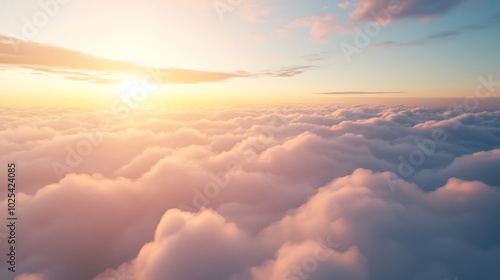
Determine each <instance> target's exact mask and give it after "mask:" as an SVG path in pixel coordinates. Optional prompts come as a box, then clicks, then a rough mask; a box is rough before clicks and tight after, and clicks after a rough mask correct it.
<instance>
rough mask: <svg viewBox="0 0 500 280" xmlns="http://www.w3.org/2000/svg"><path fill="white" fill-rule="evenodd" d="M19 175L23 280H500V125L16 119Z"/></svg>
mask: <svg viewBox="0 0 500 280" xmlns="http://www.w3.org/2000/svg"><path fill="white" fill-rule="evenodd" d="M12 161H13V162H15V163H16V164H17V166H18V168H17V169H18V171H17V172H18V185H17V196H18V213H17V215H18V217H19V221H18V229H17V230H18V233H17V234H18V236H17V239H18V244H19V245H18V251H17V256H18V263H17V272H16V274H15V275H17V276H16V277H15V280H68V279H71V280H89V279H94V280H132V279H133V280H201V279H203V280H224V279H230V280H251V279H252V280H287V279H288V280H297V279H301V280H302V279H312V280H327V279H343V280H350V279H353V280H354V279H356V280H400V279H414V280H420V279H421V280H431V279H437V280H444V279H455V277H458V278H459V279H482V280H489V279H491V280H498V279H500V267H499V266H498V264H499V263H500V219H499V217H498V213H500V191H499V190H500V188H499V187H500V175H499V174H500V111H495V110H491V109H477V110H474V111H471V112H462V113H458V112H456V111H454V110H452V109H449V108H448V109H447V108H432V107H428V108H424V107H412V106H395V107H384V106H379V107H373V106H351V105H342V106H341V105H338V106H337V105H300V106H299V105H294V106H279V107H272V106H262V107H241V108H239V107H235V108H225V109H202V108H191V109H182V110H180V109H179V110H172V109H170V110H154V111H141V112H135V113H133V114H130V115H127V116H125V117H124V116H120V115H116V114H112V113H106V112H96V111H86V110H78V109H48V108H39V109H29V110H28V109H13V108H0V162H1V163H2V164H3V163H7V162H12ZM5 165H6V164H5ZM2 169H6V168H2ZM2 172H3V173H2V178H4V177H5V176H4V173H5V172H6V170H2ZM4 209H7V199H6V197H5V192H4V191H2V192H1V196H0V210H1V211H3V212H5V211H4ZM2 217H3V216H2ZM6 230H7V229H6V228H5V227H4V228H2V229H0V233H5V232H6ZM0 241H2V242H1V243H0V249H2V252H5V250H6V248H7V243H6V242H5V240H0ZM1 258H2V259H6V257H5V256H3V257H1ZM7 267H8V264H7V263H6V262H5V261H2V262H0V278H1V279H11V278H12V277H13V276H12V275H13V274H12V272H9V271H8V270H7Z"/></svg>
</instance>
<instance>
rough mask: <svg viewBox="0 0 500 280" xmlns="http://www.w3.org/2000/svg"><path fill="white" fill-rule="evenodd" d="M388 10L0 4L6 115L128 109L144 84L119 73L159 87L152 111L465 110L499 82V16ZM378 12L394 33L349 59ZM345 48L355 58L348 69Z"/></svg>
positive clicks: (463, 4)
mask: <svg viewBox="0 0 500 280" xmlns="http://www.w3.org/2000/svg"><path fill="white" fill-rule="evenodd" d="M186 2H188V3H186ZM389 2H390V1H389V0H348V1H320V0H317V1H303V0H300V1H293V2H292V1H285V0H270V1H263V0H255V1H254V0H252V1H250V0H242V1H232V3H235V4H234V5H233V6H232V7H230V5H231V4H230V3H231V1H227V0H220V1H219V0H217V1H212V0H197V1H180V0H148V1H134V0H120V1H118V0H109V1H97V0H87V1H81V0H65V1H63V0H61V1H60V2H56V0H41V1H34V0H33V1H31V0H23V1H2V2H0V36H1V37H0V70H1V71H0V82H1V84H2V89H3V93H2V103H4V104H11V105H12V104H19V103H23V104H28V103H30V102H29V101H31V103H33V104H46V103H48V104H62V103H68V104H81V102H83V101H88V102H91V101H92V102H94V101H98V102H103V101H106V100H109V99H113V98H116V96H123V95H127V94H129V92H130V91H131V88H132V87H134V86H135V85H136V84H137V83H139V82H140V81H141V80H142V79H143V77H144V76H145V75H148V74H144V73H145V71H142V70H138V68H139V67H136V65H135V64H132V63H128V62H133V63H137V64H141V65H145V66H147V67H149V68H155V69H159V71H161V72H162V73H163V74H162V75H164V76H162V77H163V78H162V79H161V84H162V85H161V86H159V87H155V89H154V91H153V90H152V92H151V93H150V94H151V96H155V97H156V99H154V100H156V101H161V100H164V99H165V98H167V97H166V96H168V98H177V99H192V100H199V99H200V98H205V99H207V100H211V99H218V100H220V99H221V98H227V97H229V96H230V97H232V98H237V99H241V100H247V99H255V98H258V99H261V97H268V98H277V99H281V100H283V99H285V100H305V99H309V100H316V101H318V100H335V99H338V98H341V97H342V96H359V97H360V98H363V96H367V94H369V95H372V96H380V97H383V96H391V97H393V96H398V97H426V98H427V97H464V96H467V95H469V94H471V93H472V92H473V91H474V88H475V86H476V85H477V83H478V81H477V78H478V77H479V76H487V75H490V74H492V75H493V76H494V77H500V55H499V54H498V50H499V49H500V32H499V30H500V29H499V26H500V2H498V1H494V0H446V1H430V0H406V1H401V3H400V4H399V5H400V6H398V7H395V6H388V5H389V4H388V3H389ZM42 3H48V4H46V5H44V4H42ZM43 6H46V7H48V8H43ZM216 7H218V8H219V9H222V10H219V12H217V10H216ZM396 8H397V9H396ZM224 9H226V10H224ZM387 9H394V10H393V14H392V15H391V20H390V22H388V24H387V25H386V26H382V27H381V28H380V31H379V32H377V34H375V36H373V37H370V41H369V42H368V44H367V46H365V47H360V46H359V45H356V43H355V39H356V36H357V35H356V34H357V32H356V28H359V29H361V30H365V29H366V28H367V26H369V25H373V24H374V23H375V22H376V21H375V20H374V17H373V16H372V13H379V12H380V11H384V10H387ZM221 11H222V12H221ZM44 16H45V17H46V18H45V19H46V20H45V22H44ZM30 25H32V26H30ZM13 37H14V38H18V39H22V40H25V41H22V43H21V44H16V43H13V42H14V41H13V39H12V38H13ZM13 44H14V45H15V46H18V47H14V48H13V47H12V45H13ZM347 44H348V45H350V46H353V47H358V49H359V52H358V53H354V54H352V55H351V56H350V58H347V57H346V55H345V54H344V53H343V51H342V46H344V47H345V46H346V45H347ZM9 45H10V46H9ZM77 52H81V53H83V54H85V55H83V54H80V53H77ZM94 57H98V58H100V59H96V61H95V63H94V62H92V63H88V61H89V59H94ZM89 65H92V66H91V67H89ZM143 70H144V69H143ZM192 70H197V71H192ZM165 77H168V78H165ZM497 79H498V78H497ZM315 93H332V94H324V95H317V94H315ZM359 93H363V94H359ZM495 96H500V94H498V93H495ZM158 98H160V99H158ZM162 98H163V99H162ZM89 100H91V101H89ZM33 104H31V105H33Z"/></svg>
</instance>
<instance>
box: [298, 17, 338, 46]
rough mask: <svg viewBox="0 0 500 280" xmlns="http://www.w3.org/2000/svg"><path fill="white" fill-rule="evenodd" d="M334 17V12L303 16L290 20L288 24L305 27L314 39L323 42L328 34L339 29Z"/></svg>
mask: <svg viewBox="0 0 500 280" xmlns="http://www.w3.org/2000/svg"><path fill="white" fill-rule="evenodd" d="M335 18H336V15H335V14H326V15H321V16H310V17H303V18H298V19H296V20H294V21H292V22H291V23H290V24H289V26H290V27H307V28H309V31H310V34H311V36H312V37H313V39H314V40H315V41H318V42H324V41H325V40H326V39H327V38H328V36H329V35H330V34H332V33H333V32H334V31H337V30H339V29H340V27H339V26H337V25H336V24H335V23H334V21H335Z"/></svg>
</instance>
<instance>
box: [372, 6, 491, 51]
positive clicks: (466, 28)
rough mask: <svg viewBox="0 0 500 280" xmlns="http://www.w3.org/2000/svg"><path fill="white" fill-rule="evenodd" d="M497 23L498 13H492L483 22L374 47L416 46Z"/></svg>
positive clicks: (387, 42)
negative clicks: (416, 38)
mask: <svg viewBox="0 0 500 280" xmlns="http://www.w3.org/2000/svg"><path fill="white" fill-rule="evenodd" d="M498 24H500V13H497V14H494V15H492V16H491V17H489V18H487V19H486V20H484V21H483V22H480V23H474V24H469V25H465V26H462V27H459V28H456V29H453V30H447V31H441V32H437V33H434V34H431V35H428V36H426V37H424V38H422V39H418V40H413V41H407V42H400V41H394V40H388V41H384V42H382V43H380V44H378V45H376V46H375V47H418V46H423V45H426V44H429V43H431V42H433V41H436V40H442V39H447V38H452V37H457V36H460V35H464V34H465V33H467V32H476V31H480V30H484V29H488V28H493V27H495V26H497V25H498Z"/></svg>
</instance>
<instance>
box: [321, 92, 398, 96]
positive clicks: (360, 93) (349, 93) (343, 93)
mask: <svg viewBox="0 0 500 280" xmlns="http://www.w3.org/2000/svg"><path fill="white" fill-rule="evenodd" d="M388 93H390V94H393V93H394V94H395V93H404V91H330V92H319V93H316V94H326V95H363V94H368V95H369V94H388Z"/></svg>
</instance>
